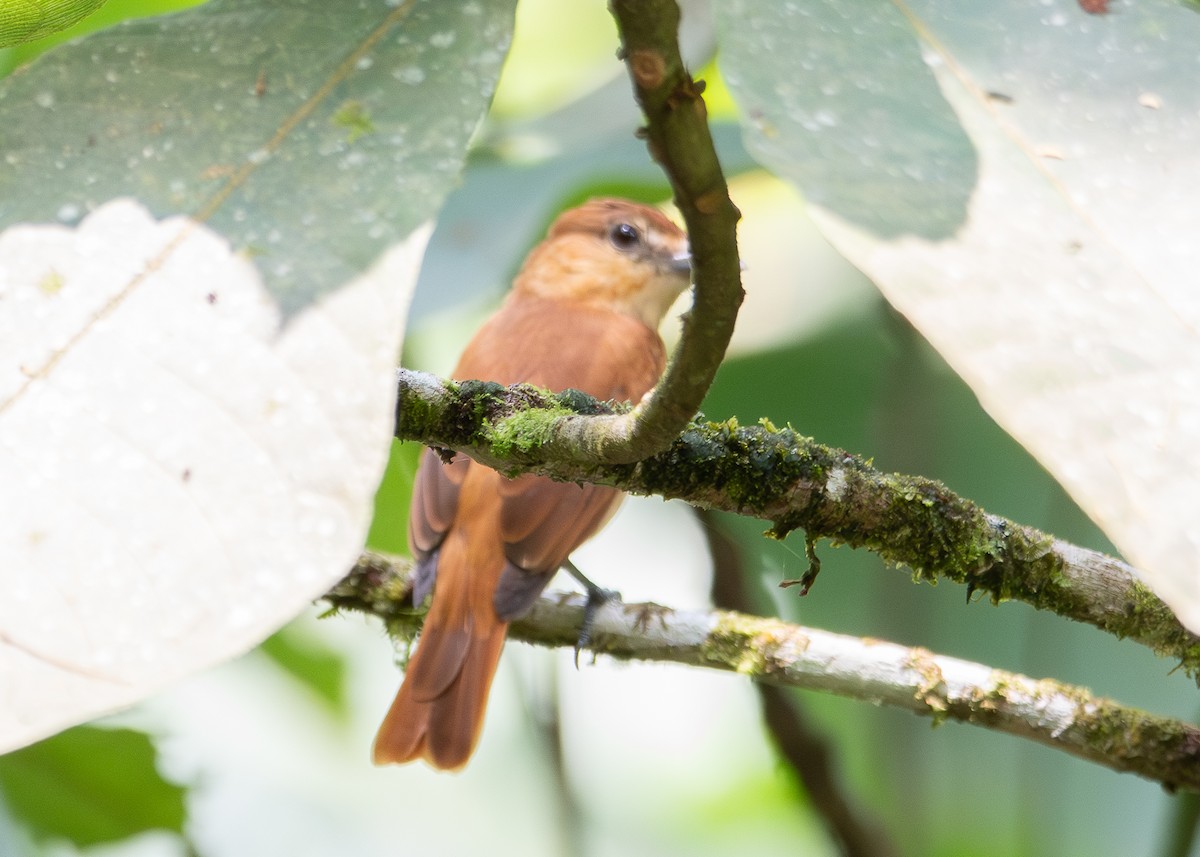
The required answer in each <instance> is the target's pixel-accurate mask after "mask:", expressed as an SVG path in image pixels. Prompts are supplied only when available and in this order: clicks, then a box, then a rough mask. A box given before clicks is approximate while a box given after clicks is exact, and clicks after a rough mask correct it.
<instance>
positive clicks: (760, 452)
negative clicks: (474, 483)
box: [396, 369, 1200, 677]
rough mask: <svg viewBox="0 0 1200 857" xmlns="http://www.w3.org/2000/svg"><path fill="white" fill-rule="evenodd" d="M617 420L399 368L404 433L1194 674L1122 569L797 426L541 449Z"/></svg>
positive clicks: (1172, 627) (562, 400) (574, 405)
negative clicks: (927, 585) (736, 529)
mask: <svg viewBox="0 0 1200 857" xmlns="http://www.w3.org/2000/svg"><path fill="white" fill-rule="evenodd" d="M624 408H625V409H627V406H624ZM622 409H623V408H622V406H614V405H612V404H611V403H609V404H606V403H603V402H598V401H596V400H595V399H592V398H591V397H589V396H586V395H584V394H582V393H579V392H577V391H573V390H572V391H567V392H565V393H561V394H553V393H548V392H546V391H544V390H538V389H536V388H534V387H529V386H525V385H517V386H514V387H503V386H500V385H499V384H490V383H483V382H476V381H467V382H461V383H456V382H453V381H444V380H442V379H439V378H436V377H434V376H432V375H427V374H424V373H419V372H412V371H409V370H403V369H402V370H400V372H399V399H398V400H397V406H396V436H397V437H398V438H400V439H401V440H416V441H420V442H421V443H425V444H429V445H431V446H437V447H443V448H446V449H453V450H456V451H459V452H465V453H466V454H468V455H470V456H471V457H472V458H474V459H476V460H477V461H481V462H483V463H484V464H487V465H489V466H491V467H495V468H496V469H497V470H499V471H501V472H502V473H506V474H509V475H515V474H518V473H525V472H529V473H539V474H542V475H544V476H550V477H552V478H554V479H559V480H564V481H572V482H593V483H596V484H601V485H612V486H614V487H617V488H621V489H623V490H625V491H629V492H631V493H634V494H646V495H657V496H660V497H664V498H667V499H681V500H686V501H687V502H689V503H692V504H693V505H696V506H699V507H701V508H705V509H716V510H720V511H726V512H734V513H737V514H740V515H746V516H751V517H756V518H761V519H763V520H766V521H770V522H771V525H772V527H771V530H770V534H771V535H773V536H775V537H779V538H782V537H783V536H784V535H786V534H787V533H788V532H790V531H791V530H794V529H797V528H803V529H804V531H805V532H806V533H807V535H808V537H809V538H810V539H813V540H815V539H822V538H824V539H829V540H831V541H833V542H835V543H838V544H845V545H849V546H850V547H854V548H860V547H861V548H866V549H868V550H871V551H873V552H875V553H877V554H878V555H879V556H881V557H882V558H883V559H884V560H886V561H887V562H889V563H893V564H895V565H904V566H907V567H909V568H911V569H912V570H913V572H914V575H915V576H916V577H917V578H919V579H925V580H930V581H934V580H937V579H938V578H947V579H949V580H953V581H955V582H956V583H961V584H964V585H965V586H966V587H967V596H968V597H970V596H971V595H972V594H974V593H975V592H984V593H987V594H988V595H989V596H990V597H991V598H992V600H993V601H994V602H1000V601H1006V600H1014V599H1015V600H1018V601H1024V602H1026V603H1027V604H1031V605H1032V606H1034V607H1037V608H1038V609H1042V610H1049V611H1052V612H1054V613H1057V614H1059V615H1060V616H1065V617H1067V618H1069V619H1075V620H1076V621H1079V622H1086V623H1088V624H1090V625H1094V626H1095V627H1097V628H1100V629H1101V630H1104V631H1107V632H1109V633H1111V634H1115V635H1116V636H1118V637H1128V638H1130V639H1132V640H1135V641H1137V642H1139V643H1141V644H1142V645H1145V646H1148V647H1149V648H1151V649H1153V650H1154V651H1155V652H1156V653H1157V654H1159V655H1162V656H1165V657H1171V658H1176V659H1178V660H1179V662H1180V663H1181V665H1182V667H1183V668H1184V669H1185V670H1186V671H1187V673H1188V674H1189V675H1191V676H1193V677H1200V638H1197V637H1196V635H1194V634H1192V633H1191V632H1190V631H1188V630H1187V629H1186V628H1184V627H1183V626H1182V625H1180V624H1179V620H1178V619H1176V618H1175V615H1174V614H1173V613H1172V612H1171V611H1170V609H1169V608H1168V607H1167V606H1166V605H1165V604H1163V603H1162V601H1160V600H1159V599H1158V598H1157V597H1156V596H1155V595H1154V594H1153V593H1152V592H1150V590H1149V589H1147V588H1146V587H1145V586H1144V585H1143V584H1142V583H1140V582H1139V581H1138V579H1137V577H1136V576H1135V574H1134V572H1133V569H1132V568H1130V566H1128V565H1127V564H1125V563H1123V562H1121V561H1119V560H1116V559H1113V558H1112V557H1109V556H1106V555H1104V554H1102V553H1099V552H1097V551H1092V550H1087V549H1085V548H1081V547H1078V546H1076V545H1072V544H1069V543H1067V542H1064V541H1061V540H1059V539H1055V538H1054V537H1053V536H1051V535H1048V534H1047V533H1043V532H1040V531H1039V530H1036V529H1033V528H1032V527H1026V526H1023V525H1021V524H1017V523H1014V522H1012V521H1009V520H1006V519H1004V518H1001V517H999V516H997V515H991V514H988V513H987V512H986V511H984V510H983V509H982V508H980V507H979V506H978V505H976V504H975V503H973V502H971V501H970V500H967V499H964V498H962V497H959V496H958V495H956V494H954V493H953V492H952V491H950V490H949V489H948V488H946V486H945V485H942V484H941V483H940V482H935V481H933V480H931V479H925V478H922V477H919V476H905V475H901V474H896V473H891V474H889V473H882V472H880V471H878V470H876V469H875V468H873V467H871V465H870V463H869V462H867V461H865V460H863V459H862V458H860V457H859V456H856V455H851V454H850V453H847V452H845V451H843V450H840V449H834V448H832V447H828V446H825V445H823V444H819V443H816V442H815V441H813V440H812V439H811V438H807V437H803V436H802V435H800V434H798V433H797V432H795V431H793V430H792V429H791V428H783V429H779V428H776V427H774V426H772V425H770V424H767V423H763V424H760V425H753V426H741V425H738V424H737V423H736V421H733V420H730V421H728V422H723V423H714V422H706V421H704V420H702V419H698V420H694V421H693V422H692V423H690V424H689V425H688V426H687V428H686V429H685V430H684V431H683V433H682V434H680V435H679V436H678V437H677V438H676V439H675V441H674V442H673V443H672V444H671V445H670V447H669V448H667V449H666V450H665V451H663V452H660V453H658V454H657V455H654V456H651V457H650V458H647V459H645V460H644V461H640V462H637V463H635V464H619V465H601V464H580V463H578V462H577V461H576V460H575V459H574V458H570V457H567V458H563V457H560V456H558V455H557V454H556V453H555V451H554V450H555V448H554V447H553V446H552V445H550V444H548V443H546V438H548V437H549V436H550V427H551V426H552V425H554V424H556V423H557V422H559V421H561V420H562V419H563V418H564V417H565V418H569V419H583V418H587V417H591V416H594V415H603V414H613V413H618V412H620V411H621V410H622Z"/></svg>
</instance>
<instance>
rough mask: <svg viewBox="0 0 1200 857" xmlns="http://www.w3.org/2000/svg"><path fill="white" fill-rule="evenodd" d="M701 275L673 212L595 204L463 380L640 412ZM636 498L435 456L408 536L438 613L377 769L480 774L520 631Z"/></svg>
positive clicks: (557, 235) (561, 237) (527, 270)
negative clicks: (580, 553) (677, 315)
mask: <svg viewBox="0 0 1200 857" xmlns="http://www.w3.org/2000/svg"><path fill="white" fill-rule="evenodd" d="M690 269H691V257H690V255H689V253H688V243H687V236H686V235H685V234H684V232H683V230H681V229H680V228H679V227H678V226H676V225H675V224H674V223H672V222H671V221H670V220H668V219H667V217H666V216H664V215H663V214H662V213H661V212H659V211H657V210H656V209H653V208H649V207H647V206H644V205H638V204H636V203H632V202H627V201H624V200H618V199H595V200H591V201H590V202H587V203H585V204H584V205H581V206H580V207H578V208H575V209H572V210H570V211H567V212H565V213H564V214H562V215H561V216H560V217H559V218H558V219H557V220H556V221H555V222H554V224H553V225H552V226H551V227H550V231H549V233H548V234H547V236H546V239H545V240H544V241H542V243H540V244H539V245H538V246H537V247H535V248H534V249H533V251H532V252H531V253H530V254H529V256H528V257H527V258H526V260H525V264H524V265H523V266H522V268H521V270H520V272H519V273H518V274H517V276H516V279H515V281H514V282H513V288H512V291H511V292H510V293H509V295H508V297H507V299H506V300H505V302H504V304H503V305H502V306H501V308H500V309H499V310H498V311H497V312H496V313H495V315H493V316H492V317H491V318H490V319H489V320H488V321H487V322H485V323H484V325H483V327H481V328H480V329H479V331H478V332H477V333H476V334H475V336H474V338H473V339H472V340H471V342H470V343H469V344H468V345H467V348H466V350H465V351H464V352H463V355H462V357H461V358H460V359H459V361H458V366H457V367H456V368H455V370H454V373H453V377H454V378H456V379H458V380H468V379H474V380H484V381H496V382H499V383H501V384H516V383H521V382H525V383H529V384H535V385H537V386H539V387H544V388H548V389H550V390H554V391H561V390H565V389H567V388H569V387H573V388H575V389H577V390H582V391H583V392H585V393H589V394H591V395H592V396H595V397H596V398H598V399H602V400H608V399H613V400H617V401H637V400H638V399H640V398H641V397H642V396H643V395H644V394H645V393H646V392H647V391H649V390H650V388H651V387H653V386H654V384H655V383H656V382H657V380H658V378H659V376H660V375H661V374H662V371H663V367H664V366H665V363H666V349H665V348H664V346H663V342H662V339H661V338H660V337H659V335H658V326H659V324H660V323H661V322H662V320H663V316H664V315H665V314H666V312H667V310H668V309H669V308H670V306H671V304H672V303H673V302H674V301H675V298H676V297H678V296H679V294H680V293H681V292H682V291H683V290H684V289H685V288H687V286H688V283H689V280H690ZM622 496H623V495H622V494H621V493H620V492H619V491H617V490H616V489H613V488H607V487H602V486H596V485H582V486H580V485H573V484H567V483H561V482H554V481H551V480H550V479H547V478H545V477H540V476H531V475H525V476H520V477H517V478H516V479H506V478H505V477H503V476H501V475H500V474H499V473H497V472H496V471H495V470H492V469H491V468H489V467H485V466H483V465H481V464H478V463H476V462H474V461H472V460H471V459H469V458H467V457H466V456H465V455H462V454H461V453H460V454H457V455H455V456H454V458H453V459H452V460H451V461H450V462H449V463H443V462H442V460H441V459H440V458H439V457H438V455H437V454H436V453H434V452H433V451H432V450H425V452H424V453H423V455H422V458H421V463H420V467H419V468H418V470H417V474H416V477H415V483H414V489H413V497H412V507H411V512H410V516H409V525H408V535H409V546H410V548H411V550H412V553H413V557H414V558H415V559H416V569H415V572H414V582H413V596H412V597H413V602H414V603H415V604H420V603H422V602H423V601H424V599H425V597H426V596H427V595H428V594H429V591H430V589H432V591H433V603H432V605H431V606H430V608H429V613H428V615H427V616H426V618H425V625H424V628H423V629H422V631H421V636H420V639H419V640H418V643H417V647H416V651H415V652H414V653H413V655H412V657H411V658H410V659H409V661H408V669H407V673H406V675H405V677H404V682H403V684H402V685H401V687H400V690H399V692H398V693H397V694H396V699H395V701H394V702H393V703H392V707H391V709H390V710H389V711H388V713H387V716H386V717H385V718H384V720H383V725H382V726H380V727H379V734H378V735H377V736H376V738H375V748H374V758H375V763H376V764H385V763H388V762H409V761H412V760H414V759H424V760H425V761H426V762H428V763H429V764H430V765H432V766H433V767H434V768H439V769H448V770H453V769H457V768H461V767H462V766H463V765H465V764H466V762H467V759H468V758H469V757H470V756H471V753H472V751H473V750H474V749H475V745H476V743H477V742H478V740H479V734H480V731H481V730H482V728H483V716H484V709H485V708H486V707H487V698H488V690H489V689H490V687H491V684H492V677H493V676H494V675H495V673H496V667H497V665H498V663H499V660H500V650H501V649H502V648H503V646H504V638H505V634H506V632H507V630H508V624H509V622H511V621H512V620H514V619H516V618H518V617H520V616H521V615H522V614H523V613H525V612H526V611H527V610H528V609H529V607H530V606H531V605H532V604H533V602H534V601H535V600H536V599H537V597H538V595H539V594H540V593H541V591H542V590H543V589H544V588H545V586H546V584H547V583H549V581H550V578H551V577H553V576H554V574H555V573H556V572H557V571H558V570H559V568H561V567H562V566H563V565H564V564H565V563H566V562H567V559H568V557H569V556H570V554H571V552H572V551H574V550H575V548H577V547H578V546H579V545H580V544H581V543H583V542H584V541H585V540H586V539H588V538H589V537H590V536H592V535H594V534H595V533H596V532H597V531H598V530H599V529H600V528H601V527H602V526H603V525H604V524H605V523H606V522H607V521H608V519H609V518H610V517H611V516H612V514H613V513H614V512H615V511H616V507H617V505H618V504H619V503H620V501H621V498H622Z"/></svg>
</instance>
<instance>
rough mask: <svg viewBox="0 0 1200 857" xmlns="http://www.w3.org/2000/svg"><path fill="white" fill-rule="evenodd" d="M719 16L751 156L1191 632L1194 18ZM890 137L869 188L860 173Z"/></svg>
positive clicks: (1044, 7) (913, 13) (1199, 598)
mask: <svg viewBox="0 0 1200 857" xmlns="http://www.w3.org/2000/svg"><path fill="white" fill-rule="evenodd" d="M718 15H719V16H720V18H721V27H722V31H723V34H722V51H723V53H722V58H723V67H724V69H725V71H726V74H727V77H728V79H729V83H730V86H731V89H732V90H733V91H734V93H735V95H736V96H737V98H738V100H739V103H740V104H741V106H742V107H743V109H744V110H745V111H746V115H747V118H748V121H747V123H746V126H745V129H746V134H747V138H748V146H749V147H750V148H751V149H752V150H753V151H754V153H755V154H756V155H757V156H758V157H760V158H761V159H762V160H763V162H764V163H767V164H768V165H771V166H773V167H774V168H776V169H777V170H779V171H780V172H782V173H785V174H788V175H790V176H791V177H792V178H793V179H794V180H796V181H797V182H798V184H799V185H800V186H801V188H802V189H803V190H804V191H805V192H806V193H809V194H810V198H812V197H816V198H817V199H819V201H820V202H821V207H819V208H818V207H816V206H814V210H813V215H814V219H816V220H817V221H818V223H819V225H820V226H821V228H822V229H823V231H824V232H825V234H826V235H827V236H828V237H829V238H830V240H831V241H832V242H833V243H834V245H835V246H836V247H837V248H838V249H839V250H840V251H841V252H842V253H843V254H845V255H846V256H847V258H848V259H850V260H851V261H852V262H853V263H854V264H855V265H856V266H858V267H859V268H861V269H862V270H863V271H864V272H866V273H867V274H868V275H869V276H870V277H871V278H872V279H873V280H874V281H875V282H876V283H877V284H878V285H879V287H880V288H881V289H882V290H883V291H884V293H885V294H886V295H887V297H888V299H889V300H891V301H892V303H893V304H894V305H895V306H897V307H898V308H899V309H900V310H901V311H902V312H904V313H905V314H906V315H907V316H908V317H909V318H910V319H911V320H912V321H913V323H914V324H915V325H916V326H917V328H918V329H919V330H921V331H922V333H923V334H924V335H925V336H926V337H927V338H928V339H929V340H930V342H932V343H933V345H934V346H935V347H936V348H937V349H938V350H939V351H940V352H941V353H942V354H943V355H944V356H945V357H946V359H947V361H948V362H949V363H950V364H951V365H952V366H954V368H955V369H956V370H957V371H958V372H959V373H960V374H961V375H962V376H963V377H964V378H965V379H966V380H967V381H968V383H969V384H970V385H971V387H972V389H973V390H974V391H975V393H976V394H977V395H978V396H979V398H980V400H981V402H982V403H983V404H984V406H985V407H986V408H987V409H988V411H989V412H990V413H991V414H992V416H993V417H994V418H995V419H996V420H997V421H998V422H999V423H1000V424H1001V425H1003V426H1004V427H1005V428H1006V429H1007V430H1008V431H1010V432H1011V433H1012V434H1013V435H1014V436H1015V437H1016V438H1017V439H1018V440H1020V441H1021V442H1022V443H1023V444H1024V445H1025V446H1026V447H1027V448H1028V449H1029V450H1030V451H1031V452H1033V454H1034V455H1035V456H1036V457H1037V458H1038V460H1039V461H1040V462H1041V463H1042V464H1043V465H1044V466H1045V467H1046V468H1047V469H1048V470H1050V471H1051V472H1052V473H1053V474H1054V475H1055V476H1056V478H1057V479H1058V480H1059V481H1060V482H1062V484H1063V485H1064V486H1065V487H1066V488H1067V489H1068V490H1069V491H1070V493H1071V494H1072V496H1073V497H1074V498H1075V499H1076V501H1077V502H1079V504H1080V505H1081V506H1082V507H1083V508H1084V509H1085V510H1086V511H1087V512H1088V513H1089V515H1091V517H1092V518H1093V519H1094V520H1095V521H1096V522H1097V523H1098V524H1099V525H1100V526H1101V527H1102V528H1103V529H1104V531H1105V532H1106V533H1107V534H1108V535H1109V536H1110V537H1111V538H1112V539H1113V541H1114V542H1115V543H1116V544H1117V546H1118V547H1119V548H1120V549H1121V550H1122V551H1123V552H1124V553H1125V554H1126V555H1127V556H1128V557H1129V558H1130V560H1131V561H1132V562H1133V563H1135V564H1136V565H1137V566H1139V568H1140V569H1141V570H1142V572H1143V573H1144V575H1145V577H1146V579H1147V581H1148V582H1149V584H1150V585H1151V586H1152V587H1153V588H1154V589H1155V591H1156V592H1157V593H1158V594H1159V595H1160V596H1162V597H1163V598H1164V599H1165V600H1166V601H1167V603H1168V604H1170V605H1171V606H1172V608H1173V609H1174V610H1175V611H1176V612H1177V613H1178V614H1179V616H1180V618H1181V620H1182V621H1183V622H1184V623H1185V624H1187V625H1188V626H1189V627H1191V628H1192V629H1193V630H1200V575H1198V574H1197V573H1196V568H1197V565H1198V561H1200V531H1197V529H1196V525H1195V521H1194V518H1195V510H1196V509H1197V508H1200V374H1198V373H1200V340H1198V338H1197V334H1196V331H1197V325H1198V323H1200V302H1198V301H1196V299H1195V297H1194V294H1195V285H1194V280H1195V271H1196V270H1197V269H1198V268H1200V247H1198V245H1197V243H1196V242H1195V241H1194V240H1193V239H1192V234H1191V233H1192V231H1193V223H1192V221H1193V207H1194V201H1195V200H1196V199H1197V198H1200V169H1198V168H1197V164H1196V154H1195V145H1194V141H1195V139H1196V136H1197V133H1200V91H1197V90H1196V88H1195V87H1193V86H1191V85H1190V81H1191V79H1192V77H1193V75H1192V74H1191V73H1190V72H1192V71H1194V70H1195V65H1196V59H1195V44H1196V43H1197V41H1198V40H1200V19H1197V17H1196V16H1195V15H1194V13H1192V12H1190V11H1188V10H1187V9H1184V8H1183V7H1180V6H1177V5H1174V4H1170V3H1147V4H1137V5H1128V6H1123V7H1122V8H1121V11H1120V14H1113V15H1107V16H1090V15H1087V14H1085V13H1084V12H1083V11H1082V10H1081V9H1079V7H1078V6H1077V5H1076V4H1074V3H1070V2H1067V0H1055V2H1052V3H1048V4H1040V3H1024V2H1018V0H1006V2H1000V3H994V4H990V5H989V6H988V8H987V10H986V12H980V10H978V9H974V8H970V9H968V8H967V7H964V6H961V5H955V4H948V3H941V2H935V0H920V1H919V2H910V3H899V2H898V3H896V4H895V8H894V10H893V9H890V8H887V7H871V8H870V9H866V8H861V7H837V6H835V5H834V4H832V3H815V4H808V5H807V6H805V7H804V8H803V9H801V8H800V7H798V6H796V5H795V4H756V3H750V2H747V0H737V1H736V2H733V3H729V4H723V5H722V6H721V7H720V8H719V9H718ZM902 31H903V32H906V33H907V36H906V37H902V36H901V32H902ZM884 33H886V36H885V35H884ZM784 47H786V49H784ZM917 56H920V57H921V64H922V65H923V66H924V67H925V69H924V71H922V69H920V68H918V67H917V65H916V64H915V59H916V57H917ZM814 58H815V59H814ZM851 58H853V59H851ZM864 64H865V67H866V68H867V69H868V71H867V72H863V71H861V70H860V69H861V68H863V67H864ZM810 65H811V66H812V70H811V71H810V69H809V68H808V66H810ZM770 81H786V82H787V84H786V85H782V84H781V85H779V86H774V85H773V84H771V83H770ZM933 82H936V86H937V90H934V89H933V88H932V87H933ZM771 99H776V100H777V101H778V103H777V104H775V105H773V106H771V107H770V112H769V113H764V118H762V119H760V118H759V115H758V114H757V113H756V112H755V111H758V110H760V109H766V108H763V107H762V105H764V104H766V103H767V102H769V101H770V100H771ZM822 104H823V105H825V109H828V110H829V111H830V113H831V116H832V117H833V118H834V119H835V121H833V122H829V121H821V119H820V117H818V116H817V113H816V112H815V111H819V110H820V109H822V108H821V107H820V106H818V105H822ZM946 111H952V113H953V115H954V116H955V117H957V123H958V126H959V130H958V131H956V130H955V129H953V128H950V127H948V126H947V124H946V123H945V122H944V121H940V120H939V121H933V118H934V117H936V116H943V115H948V114H947V113H946ZM864 114H865V115H867V116H868V117H870V121H869V122H864V121H860V120H861V117H862V116H863V115H864ZM913 114H915V115H916V116H917V117H918V118H917V119H916V120H911V119H910V118H909V117H910V115H913ZM843 120H845V121H843ZM963 133H965V135H966V137H967V138H968V139H969V140H970V143H971V146H972V149H973V151H972V152H970V153H967V152H963V151H961V147H960V146H958V145H957V144H955V143H954V139H955V138H956V137H957V136H959V135H960V134H963ZM882 141H886V145H885V146H884V147H883V149H882V150H881V152H882V153H881V154H880V155H879V159H880V161H881V169H858V166H860V165H861V163H862V157H863V154H864V147H866V148H869V149H874V148H875V146H873V145H872V143H875V142H882ZM931 153H932V154H931ZM927 156H929V160H928V161H925V160H924V159H925V158H926V157H927ZM790 160H795V161H797V162H801V163H808V162H815V163H816V166H815V167H813V168H811V169H804V170H800V169H792V167H791V166H790V164H789V161H790ZM913 171H915V175H914V176H912V177H913V178H914V179H916V181H915V182H909V181H906V180H905V179H904V178H903V176H905V175H907V174H909V173H910V172H913ZM972 174H974V175H975V176H976V178H975V179H974V181H973V184H972V185H971V187H970V194H969V202H968V204H967V206H966V207H965V209H964V210H962V211H961V214H960V216H958V218H957V222H953V223H952V222H951V220H950V219H947V217H946V215H947V214H952V213H953V212H954V211H955V200H957V199H959V198H960V196H961V191H962V186H961V183H962V178H963V176H966V175H972ZM822 176H826V177H828V178H825V179H823V178H822ZM881 177H883V178H881ZM887 177H891V178H895V179H897V181H887V180H884V179H886V178H887ZM834 183H845V184H846V185H847V187H846V188H844V189H837V190H831V189H830V185H832V184H834ZM845 200H857V201H858V205H857V207H856V206H855V205H847V204H845ZM923 206H930V207H933V208H936V209H937V210H938V214H937V216H936V217H935V218H934V221H936V222H937V223H940V224H942V225H943V226H945V227H952V228H946V229H942V230H939V229H931V228H930V224H931V220H930V218H928V217H925V216H922V215H921V214H920V210H921V208H922V207H923ZM867 207H870V209H871V210H870V211H865V208H867Z"/></svg>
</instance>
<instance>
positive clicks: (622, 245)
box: [608, 223, 642, 250]
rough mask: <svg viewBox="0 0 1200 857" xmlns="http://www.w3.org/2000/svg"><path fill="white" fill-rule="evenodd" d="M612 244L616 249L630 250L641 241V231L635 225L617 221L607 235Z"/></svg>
mask: <svg viewBox="0 0 1200 857" xmlns="http://www.w3.org/2000/svg"><path fill="white" fill-rule="evenodd" d="M608 237H609V240H610V241H612V243H613V246H614V247H616V248H617V249H618V250H632V249H633V248H634V247H636V246H638V244H640V243H642V233H641V232H639V231H638V228H637V227H636V226H632V225H630V224H628V223H618V224H617V225H616V226H614V227H613V229H612V232H610V233H609V235H608Z"/></svg>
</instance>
